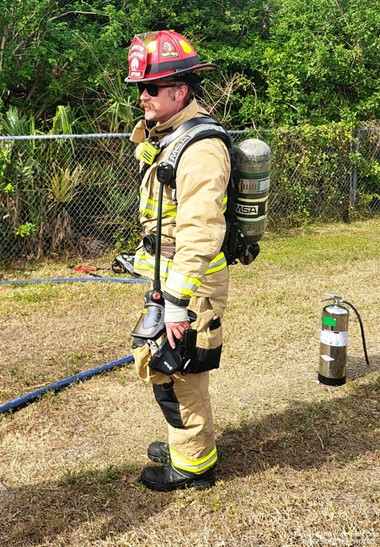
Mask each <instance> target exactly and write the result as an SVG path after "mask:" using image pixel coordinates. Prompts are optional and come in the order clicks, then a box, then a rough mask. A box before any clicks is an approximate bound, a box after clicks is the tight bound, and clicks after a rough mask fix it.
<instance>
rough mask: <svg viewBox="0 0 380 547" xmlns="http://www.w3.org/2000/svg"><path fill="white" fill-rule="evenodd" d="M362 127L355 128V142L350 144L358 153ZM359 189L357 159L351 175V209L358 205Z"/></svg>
mask: <svg viewBox="0 0 380 547" xmlns="http://www.w3.org/2000/svg"><path fill="white" fill-rule="evenodd" d="M359 137H360V128H359V127H356V128H355V129H354V138H353V142H352V143H351V145H350V152H351V153H352V152H353V153H356V152H359V148H360V142H359ZM357 190H358V166H357V163H356V161H355V162H354V164H353V165H352V169H351V177H350V198H349V205H350V208H351V209H355V206H356V193H357Z"/></svg>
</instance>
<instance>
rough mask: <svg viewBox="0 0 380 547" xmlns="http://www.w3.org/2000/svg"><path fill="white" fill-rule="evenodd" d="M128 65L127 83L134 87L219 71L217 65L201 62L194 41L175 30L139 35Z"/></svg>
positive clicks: (130, 53)
mask: <svg viewBox="0 0 380 547" xmlns="http://www.w3.org/2000/svg"><path fill="white" fill-rule="evenodd" d="M128 63H129V74H128V77H127V78H125V82H127V83H130V84H131V83H138V82H147V81H153V80H158V79H161V78H173V77H177V76H180V75H182V74H187V73H190V72H199V71H202V70H215V69H217V68H218V67H217V66H216V65H214V64H213V63H200V62H199V59H198V56H197V54H196V52H195V49H194V48H193V46H192V45H191V44H190V42H189V41H188V40H186V38H184V37H183V36H182V35H181V34H178V32H175V31H174V30H160V31H157V32H146V33H144V34H138V35H137V36H135V37H134V38H133V40H132V42H131V46H130V48H129V55H128Z"/></svg>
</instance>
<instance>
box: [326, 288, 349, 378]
mask: <svg viewBox="0 0 380 547" xmlns="http://www.w3.org/2000/svg"><path fill="white" fill-rule="evenodd" d="M333 299H334V303H333V304H332V303H330V304H328V305H327V306H324V308H323V310H322V328H321V343H320V355H319V371H318V380H319V381H320V382H321V383H322V384H326V385H330V386H341V385H343V384H345V383H346V363H347V344H348V318H349V311H348V309H347V308H346V307H345V306H342V304H341V302H342V299H341V297H340V296H336V295H333Z"/></svg>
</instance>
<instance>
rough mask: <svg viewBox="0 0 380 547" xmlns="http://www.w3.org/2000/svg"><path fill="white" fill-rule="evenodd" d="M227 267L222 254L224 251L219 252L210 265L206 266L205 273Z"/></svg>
mask: <svg viewBox="0 0 380 547" xmlns="http://www.w3.org/2000/svg"><path fill="white" fill-rule="evenodd" d="M226 267H227V260H226V257H225V256H224V253H219V254H218V255H217V256H216V257H215V258H214V259H213V260H211V262H210V266H209V267H208V268H207V270H206V272H205V275H209V274H212V273H214V272H219V271H220V270H223V268H226Z"/></svg>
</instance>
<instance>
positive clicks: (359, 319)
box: [343, 300, 371, 368]
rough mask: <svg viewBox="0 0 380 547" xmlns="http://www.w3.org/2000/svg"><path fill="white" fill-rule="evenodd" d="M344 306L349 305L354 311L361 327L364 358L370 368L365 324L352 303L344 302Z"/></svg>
mask: <svg viewBox="0 0 380 547" xmlns="http://www.w3.org/2000/svg"><path fill="white" fill-rule="evenodd" d="M343 304H347V306H350V308H351V309H352V310H353V311H354V313H355V315H356V317H357V319H358V321H359V325H360V332H361V335H362V341H363V350H364V357H365V361H366V364H367V367H368V368H370V366H371V365H370V364H369V359H368V353H367V345H366V341H365V334H364V327H363V322H362V319H361V317H360V314H359V312H358V310H357V309H356V308H355V306H353V305H352V304H351V302H347V300H343Z"/></svg>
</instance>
